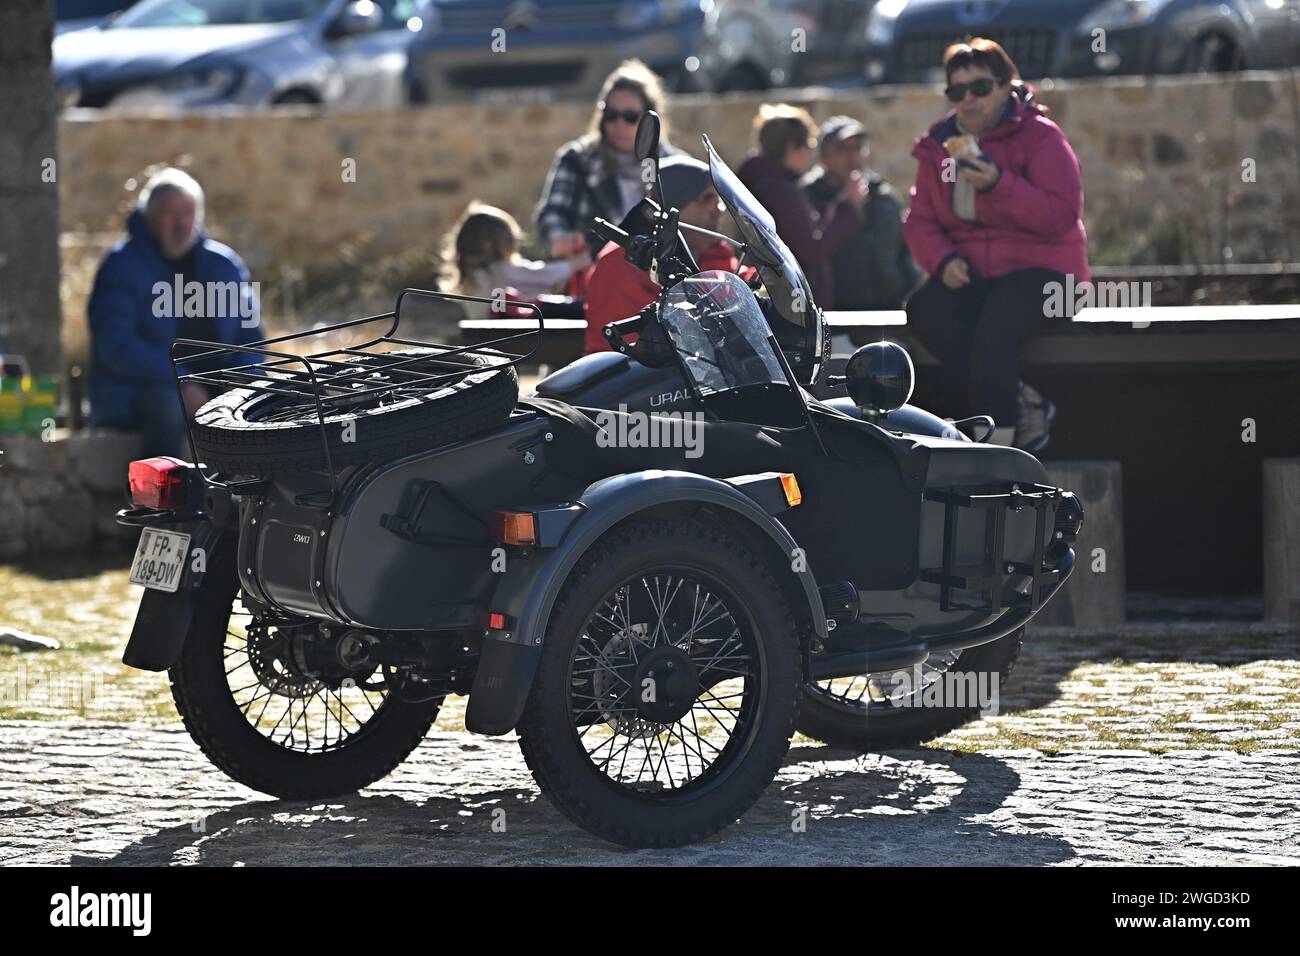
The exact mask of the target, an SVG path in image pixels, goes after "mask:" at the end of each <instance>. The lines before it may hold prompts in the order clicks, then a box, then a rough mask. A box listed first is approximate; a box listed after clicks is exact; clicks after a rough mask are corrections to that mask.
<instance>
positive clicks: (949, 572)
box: [921, 482, 1063, 612]
mask: <svg viewBox="0 0 1300 956" xmlns="http://www.w3.org/2000/svg"><path fill="white" fill-rule="evenodd" d="M1062 494H1063V492H1062V491H1061V489H1060V488H1054V487H1052V486H1051V485H1039V484H1033V483H1028V482H1023V483H1022V482H1016V483H1012V482H1006V483H1002V484H993V485H972V486H966V487H960V488H928V489H926V491H925V500H926V501H937V502H939V503H941V504H942V505H943V566H942V567H940V568H929V569H925V570H922V571H921V580H922V581H925V582H927V583H930V584H937V585H939V610H941V611H982V612H995V611H999V610H1001V609H1002V607H1003V604H1002V591H1003V587H1004V585H1005V584H1006V580H1007V578H1009V577H1028V578H1030V579H1031V585H1030V588H1029V593H1028V594H1027V595H1024V600H1023V601H1013V602H1012V605H1011V606H1013V607H1014V606H1019V605H1020V604H1021V603H1025V604H1027V606H1028V608H1029V609H1030V610H1031V611H1037V610H1038V608H1039V605H1041V604H1042V601H1043V598H1044V597H1045V594H1044V592H1045V591H1046V590H1047V589H1048V588H1050V587H1054V586H1055V585H1056V584H1058V583H1059V582H1060V580H1061V572H1060V571H1059V570H1056V569H1052V568H1045V567H1044V566H1043V554H1044V551H1045V550H1046V549H1045V546H1044V544H1043V536H1044V534H1045V533H1046V532H1047V529H1048V527H1050V525H1049V524H1048V520H1047V512H1048V510H1049V509H1050V510H1051V511H1052V512H1053V515H1054V514H1055V510H1056V506H1057V504H1058V503H1059V502H1060V500H1061V497H1062ZM1022 508H1033V509H1034V511H1035V525H1034V557H1033V560H1032V562H1031V563H1029V564H1024V563H1021V562H1017V561H1008V560H1006V556H1005V544H1006V537H1005V534H1006V522H1007V512H1008V511H1020V510H1021V509H1022ZM961 509H975V510H979V511H983V512H984V560H983V561H982V562H981V563H979V564H975V565H958V564H956V550H957V521H958V518H959V516H960V514H961ZM955 590H957V591H966V592H977V593H981V594H982V593H983V592H985V591H987V592H989V593H988V600H987V602H985V603H981V604H974V603H970V604H958V603H955V602H954V601H953V595H952V592H953V591H955Z"/></svg>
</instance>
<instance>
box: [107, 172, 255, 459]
mask: <svg viewBox="0 0 1300 956" xmlns="http://www.w3.org/2000/svg"><path fill="white" fill-rule="evenodd" d="M127 233H128V238H127V239H125V240H124V241H122V242H119V243H118V244H117V245H116V246H114V247H113V248H112V250H110V251H109V253H108V255H107V256H105V257H104V261H103V262H101V263H100V265H99V271H98V272H97V273H96V274H95V286H94V289H93V290H92V292H91V295H90V304H89V306H88V309H87V311H88V313H89V319H90V339H91V363H90V404H91V423H92V424H94V425H98V426H101V427H105V428H120V429H124V430H128V431H138V432H140V439H141V454H142V455H144V456H146V457H148V456H153V455H184V454H186V450H185V441H184V435H185V421H186V418H187V417H192V416H193V415H194V412H195V411H197V410H198V408H199V406H200V405H202V404H203V403H204V402H205V401H207V400H208V399H209V398H211V397H212V396H213V394H215V391H216V390H215V389H213V388H211V387H210V386H206V385H202V384H199V383H196V382H186V383H184V384H183V385H182V386H181V400H180V401H178V400H177V395H176V384H175V381H174V380H173V378H172V363H171V347H172V343H173V342H174V341H175V340H176V339H178V338H187V339H202V340H204V341H211V342H221V343H223V344H228V345H231V344H233V345H245V344H247V343H249V342H254V341H257V340H258V339H260V338H261V337H262V328H261V321H260V316H259V295H258V292H257V286H256V283H253V282H250V281H249V275H248V268H247V267H246V266H245V265H244V261H243V260H242V259H240V258H239V256H238V255H237V254H236V253H235V251H234V250H233V249H231V248H230V247H229V246H225V245H223V244H221V243H219V242H215V241H214V240H212V239H209V238H208V236H207V234H206V233H205V232H204V229H203V188H202V187H201V186H200V185H199V184H198V183H197V182H196V181H195V180H194V179H193V177H191V176H189V175H188V174H186V173H184V172H182V171H181V170H179V169H164V170H162V171H161V172H159V173H157V174H156V175H154V176H153V177H151V178H150V180H149V181H148V182H147V183H146V184H145V187H144V189H143V190H141V192H140V201H139V204H138V206H137V208H136V210H135V211H134V212H132V213H131V216H130V218H128V220H127ZM253 361H256V357H255V356H249V355H240V354H238V353H232V354H229V355H224V356H221V357H220V358H219V359H216V360H213V359H205V360H203V367H202V369H198V368H195V369H189V368H186V367H184V366H183V367H182V368H181V371H182V372H185V371H210V370H212V369H213V368H215V367H218V366H231V365H237V364H240V365H244V364H249V363H250V362H253ZM182 403H183V404H182Z"/></svg>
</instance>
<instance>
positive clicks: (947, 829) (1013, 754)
mask: <svg viewBox="0 0 1300 956" xmlns="http://www.w3.org/2000/svg"><path fill="white" fill-rule="evenodd" d="M1298 805H1300V753H1297V752H1296V751H1294V750H1259V751H1256V752H1254V753H1251V754H1237V753H1224V752H1213V751H1184V752H1178V753H1166V754H1162V755H1156V754H1149V753H1143V752H1134V751H1080V752H1070V753H1059V754H1055V755H1047V754H1043V753H1040V752H1037V751H1028V750H1019V751H1007V750H994V751H988V752H984V753H979V754H974V753H955V752H952V751H948V750H941V749H922V750H914V751H898V752H894V753H891V754H888V755H871V756H852V755H848V754H845V753H842V752H837V751H831V750H828V749H827V748H824V747H819V746H798V747H796V748H794V749H793V750H792V751H791V753H790V756H789V757H788V759H787V763H786V766H785V768H784V770H783V771H782V772H781V774H780V776H779V777H778V779H777V781H776V782H775V783H774V784H773V786H772V787H770V788H769V789H768V791H767V793H766V794H765V795H764V796H763V798H762V799H761V800H760V802H759V804H758V805H757V806H756V807H755V808H754V809H753V810H752V811H751V812H750V813H749V814H748V815H746V816H745V817H744V819H743V820H742V821H741V822H740V823H739V824H737V825H736V826H735V827H733V828H731V829H730V830H728V831H726V832H725V833H723V834H721V835H720V836H718V837H715V838H713V839H711V840H708V841H705V842H704V843H701V844H697V845H695V846H691V847H685V848H682V849H678V850H672V851H648V850H645V851H628V850H622V849H619V848H616V847H612V846H610V845H609V844H606V843H602V842H601V841H599V840H596V839H594V838H592V837H589V836H587V835H586V834H585V833H583V832H582V831H580V830H578V829H577V828H575V827H574V826H572V825H571V824H569V823H568V821H566V820H565V819H563V818H562V817H561V816H560V815H559V814H558V813H556V811H555V810H553V809H552V808H551V807H550V805H549V804H548V803H547V802H546V800H545V799H544V798H543V797H541V796H540V795H539V794H538V792H537V790H536V788H535V787H534V786H533V784H532V780H531V778H530V777H529V776H528V773H527V770H526V768H525V767H524V762H523V759H522V758H521V757H520V756H519V751H518V748H517V747H516V746H515V745H514V743H513V741H512V740H510V739H484V738H474V737H469V736H467V735H465V734H462V733H456V732H449V731H437V732H435V733H434V734H433V735H431V736H430V738H429V739H428V740H426V741H425V743H424V744H422V745H421V747H420V748H419V749H418V750H417V752H416V753H415V755H414V756H413V757H412V759H411V760H410V761H408V762H407V763H406V764H404V765H403V766H402V767H400V768H399V769H398V770H397V771H396V772H395V773H394V774H393V775H392V776H390V777H389V778H388V779H386V780H384V781H381V782H380V783H379V784H377V785H376V786H374V787H371V788H369V789H367V790H365V791H362V792H361V793H360V794H358V795H356V796H353V797H350V798H346V799H342V800H339V801H336V802H331V803H328V804H316V805H309V804H306V803H290V802H283V801H276V800H271V799H268V798H265V797H262V796H260V795H258V794H255V793H253V792H252V791H250V790H247V789H245V788H244V787H242V786H240V785H238V784H235V783H231V782H230V781H228V780H227V779H226V778H225V777H223V776H222V775H221V774H219V773H217V772H216V771H215V770H213V769H211V768H210V767H209V766H208V765H207V764H206V763H205V761H204V760H203V758H202V756H201V755H200V754H199V752H198V750H197V748H195V747H194V746H193V745H192V744H191V743H190V741H189V739H188V737H186V736H185V735H184V734H183V733H181V732H178V731H174V730H163V729H154V728H146V727H142V726H139V725H120V724H104V723H79V724H71V723H66V722H53V723H50V722H6V723H4V724H0V863H4V864H22V863H47V864H48V863H55V864H64V863H72V864H90V865H99V864H114V865H138V864H165V863H182V864H196V863H202V864H209V865H219V866H228V865H241V864H248V865H259V864H271V865H277V864H298V865H316V866H318V865H328V864H445V863H462V864H497V865H499V864H510V863H531V864H537V863H558V864H573V863H580V864H606V865H637V866H644V865H648V864H652V863H674V864H687V865H709V864H726V863H734V864H805V865H823V866H824V865H831V864H851V865H885V864H923V865H946V864H962V865H979V864H1026V865H1043V864H1079V863H1090V864H1111V865H1114V864H1126V863H1129V864H1136V863H1152V864H1176V863H1204V864H1212V865H1229V864H1239V863H1241V864H1245V863H1251V864H1292V865H1294V864H1297V863H1300V820H1298V819H1297V811H1296V807H1297V806H1298ZM498 808H501V809H504V811H505V814H504V818H503V819H504V822H505V832H496V831H494V828H493V821H494V819H498V820H500V819H502V817H501V815H500V814H494V811H495V810H497V809H498ZM797 816H803V817H804V819H805V821H806V823H805V828H804V829H803V831H802V832H797V831H796V828H795V827H794V826H793V825H792V824H793V822H794V820H795V819H796V817H797Z"/></svg>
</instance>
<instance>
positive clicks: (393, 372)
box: [171, 289, 545, 506]
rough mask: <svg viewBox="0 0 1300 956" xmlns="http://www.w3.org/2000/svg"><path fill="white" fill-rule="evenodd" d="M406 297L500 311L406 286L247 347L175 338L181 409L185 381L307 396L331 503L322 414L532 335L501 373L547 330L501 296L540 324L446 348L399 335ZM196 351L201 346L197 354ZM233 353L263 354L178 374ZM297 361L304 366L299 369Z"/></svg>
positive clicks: (432, 382)
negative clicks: (384, 303)
mask: <svg viewBox="0 0 1300 956" xmlns="http://www.w3.org/2000/svg"><path fill="white" fill-rule="evenodd" d="M408 295H411V296H424V297H427V298H431V299H445V300H449V301H454V302H481V303H484V304H487V305H493V306H494V307H496V308H500V306H499V305H497V303H499V302H502V301H503V300H501V299H499V298H495V299H494V298H486V297H484V296H476V295H460V294H457V293H452V292H436V291H432V290H429V289H403V290H402V291H401V292H399V293H398V294H397V300H396V302H395V303H394V305H393V311H391V312H384V313H381V314H379V315H370V316H366V317H364V318H360V319H351V320H349V321H347V322H339V323H337V324H335V325H327V326H322V327H320V328H313V329H307V330H305V331H302V332H291V333H289V334H288V335H279V336H276V337H274V338H269V339H262V340H260V341H258V342H253V343H252V344H250V345H224V344H222V343H219V342H208V341H204V340H201V339H177V340H176V341H175V342H173V343H172V348H171V360H172V377H173V378H174V379H175V383H176V398H177V400H178V401H180V402H181V404H182V406H183V405H184V399H183V397H182V395H181V385H182V383H185V382H197V383H200V384H203V385H211V386H214V387H217V388H219V389H221V390H223V391H227V390H229V389H233V388H252V389H257V390H259V391H264V392H271V393H276V394H283V395H292V396H294V397H298V398H302V397H309V398H310V399H311V400H312V402H313V404H314V405H315V409H316V421H317V424H318V425H319V426H320V435H321V447H322V449H323V450H324V453H325V463H326V470H327V471H328V472H329V477H330V488H329V492H328V501H326V502H325V504H326V506H329V505H331V504H332V503H333V501H334V499H335V498H336V496H337V493H338V474H337V471H336V469H335V468H334V460H333V457H332V456H331V454H330V447H329V434H328V432H327V431H326V428H325V416H326V415H327V414H328V413H329V412H330V411H331V410H334V409H337V408H340V407H343V406H345V405H353V404H355V403H356V402H357V400H358V399H359V398H362V397H363V396H367V395H376V394H380V393H383V392H390V391H393V390H394V389H398V388H402V389H406V388H411V387H413V386H416V387H426V388H436V387H437V386H438V385H440V384H442V383H444V382H449V381H451V380H453V379H457V378H460V377H462V376H464V374H465V373H466V371H467V370H470V369H475V370H483V369H482V367H481V366H478V365H473V364H471V363H470V362H468V361H457V357H458V356H467V355H474V354H476V353H477V354H486V353H487V352H488V350H489V349H492V350H495V351H494V352H493V354H495V355H496V356H497V357H498V358H499V357H500V356H501V354H502V352H501V349H500V348H499V346H501V345H504V344H506V343H509V342H513V341H516V340H520V339H524V338H527V337H529V336H532V337H533V342H532V347H531V348H529V350H528V351H527V352H525V353H523V354H522V355H516V354H514V353H513V352H506V353H505V354H506V355H507V356H509V359H510V360H509V361H508V362H503V363H501V364H499V365H496V366H493V368H494V369H496V370H504V369H506V368H510V367H513V366H516V365H519V364H520V363H521V362H524V361H527V360H528V359H530V358H531V357H532V356H533V355H534V354H535V353H536V352H537V349H538V346H539V345H540V344H541V337H542V332H543V331H544V330H545V320H544V318H543V316H542V310H541V309H540V308H538V307H537V306H536V305H535V304H533V303H531V302H520V301H516V300H510V299H507V300H504V303H505V304H506V305H508V306H510V307H512V308H513V309H520V308H522V309H527V310H529V311H531V312H533V313H534V314H535V315H536V317H537V328H536V329H528V330H526V331H523V332H514V333H511V334H509V335H503V336H501V337H499V338H495V339H491V340H489V341H487V342H479V343H477V344H475V345H466V346H452V345H443V344H441V343H437V342H428V341H421V340H418V339H408V338H402V337H401V336H399V335H398V334H397V333H398V329H399V327H400V325H401V314H402V300H403V299H404V298H405V297H406V296H408ZM385 321H386V322H388V323H389V326H388V329H387V331H385V332H384V333H383V334H382V335H379V336H377V337H375V338H372V339H369V340H367V341H365V342H362V343H360V344H358V345H348V346H340V347H338V348H332V349H324V350H322V351H318V352H310V353H306V354H298V353H296V352H287V351H282V350H279V349H275V348H271V347H270V346H276V345H281V344H282V343H285V342H293V341H297V340H298V339H305V338H308V337H311V336H321V335H328V334H330V333H334V332H339V331H342V330H344V329H349V328H355V327H357V326H362V325H366V324H368V323H375V322H385ZM393 347H407V348H410V347H416V348H430V347H432V348H439V349H443V350H444V351H442V352H440V353H439V354H438V355H437V356H436V357H429V356H409V355H399V354H396V353H395V352H393ZM194 349H199V350H200V351H197V352H195V351H193V350H194ZM178 350H184V354H179V355H178V354H177V352H178ZM236 354H240V355H249V356H257V357H258V358H257V359H256V360H253V361H250V362H249V363H247V364H235V365H232V366H220V367H215V368H211V369H208V370H202V369H200V370H198V371H187V372H181V370H180V366H181V365H182V364H184V365H186V366H188V367H190V368H193V367H195V366H196V365H201V363H203V362H204V361H205V360H206V361H208V362H209V364H213V365H215V364H216V363H217V362H218V361H222V362H224V361H225V360H227V359H228V357H229V356H232V355H236ZM363 355H366V356H372V357H377V359H378V360H377V361H371V362H367V363H365V364H364V365H363V364H360V363H357V362H353V361H347V359H349V358H354V357H356V356H363ZM386 356H387V358H386ZM298 366H301V369H300V368H298ZM376 372H381V373H382V377H383V381H382V382H380V383H379V384H376V385H373V386H371V387H360V388H359V387H357V386H358V385H359V384H361V382H362V380H363V379H365V378H369V377H372V376H373V375H374V373H376ZM185 429H186V438H187V440H188V442H189V447H190V454H191V456H192V457H193V460H194V462H195V463H196V464H199V454H198V449H197V447H196V446H195V444H194V433H193V429H192V427H191V423H190V421H189V418H188V416H187V418H186V424H185ZM199 471H200V474H202V476H203V480H204V481H205V482H206V483H207V484H209V485H212V486H215V487H219V488H224V489H228V490H236V489H237V488H239V487H243V486H250V487H251V486H254V485H261V484H264V482H262V481H257V482H248V481H230V480H226V481H221V480H218V479H217V477H215V475H214V474H209V473H208V471H207V470H206V469H204V468H202V467H200V469H199Z"/></svg>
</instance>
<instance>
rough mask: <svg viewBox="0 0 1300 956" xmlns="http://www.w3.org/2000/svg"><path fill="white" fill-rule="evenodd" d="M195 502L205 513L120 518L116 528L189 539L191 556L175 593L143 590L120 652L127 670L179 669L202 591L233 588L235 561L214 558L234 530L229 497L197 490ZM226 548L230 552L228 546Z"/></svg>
mask: <svg viewBox="0 0 1300 956" xmlns="http://www.w3.org/2000/svg"><path fill="white" fill-rule="evenodd" d="M190 467H191V471H192V479H193V481H194V482H195V484H196V485H199V482H200V479H199V478H198V475H197V469H195V468H194V467H193V466H190ZM193 500H194V501H195V502H196V503H197V502H201V503H202V504H201V508H202V510H195V511H191V512H185V513H176V512H162V511H149V510H147V509H142V508H129V509H125V510H123V511H119V512H118V514H117V522H118V524H123V525H127V526H128V527H139V528H143V527H146V526H148V527H160V528H166V529H167V530H169V531H182V532H186V533H188V534H189V535H190V554H189V556H188V557H187V558H186V560H185V564H184V565H183V566H182V571H181V580H180V584H179V586H178V587H177V589H176V590H175V591H171V592H168V591H159V590H155V589H152V588H144V589H143V590H144V593H143V594H142V595H141V596H140V607H139V609H138V610H137V611H136V614H135V624H134V626H133V627H132V628H131V637H130V639H129V640H128V641H127V644H126V649H125V650H124V651H123V652H122V663H123V664H126V665H127V666H128V667H134V668H137V669H139V670H146V671H165V670H167V668H169V667H171V666H172V665H173V664H174V663H176V660H177V658H179V657H180V654H181V649H182V648H183V647H184V646H185V635H186V634H188V633H189V629H190V624H191V622H192V621H193V618H194V605H195V595H196V594H197V592H198V590H199V589H200V588H203V587H228V586H229V583H230V582H229V581H228V580H227V579H229V578H231V577H233V574H234V571H233V569H234V561H233V559H230V558H227V559H225V560H218V559H217V557H216V556H217V549H218V547H220V546H221V545H222V540H223V533H224V532H225V531H226V530H229V529H230V526H231V522H232V521H233V518H232V513H233V509H234V505H233V502H232V500H231V497H230V496H229V495H228V494H226V493H225V492H223V491H221V490H220V489H203V488H202V487H201V485H199V487H198V491H197V492H196V495H195V497H194V499H193ZM226 540H227V542H228V541H229V539H226ZM227 548H228V550H229V545H228V543H227ZM214 575H215V576H220V577H221V580H213V576H214Z"/></svg>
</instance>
